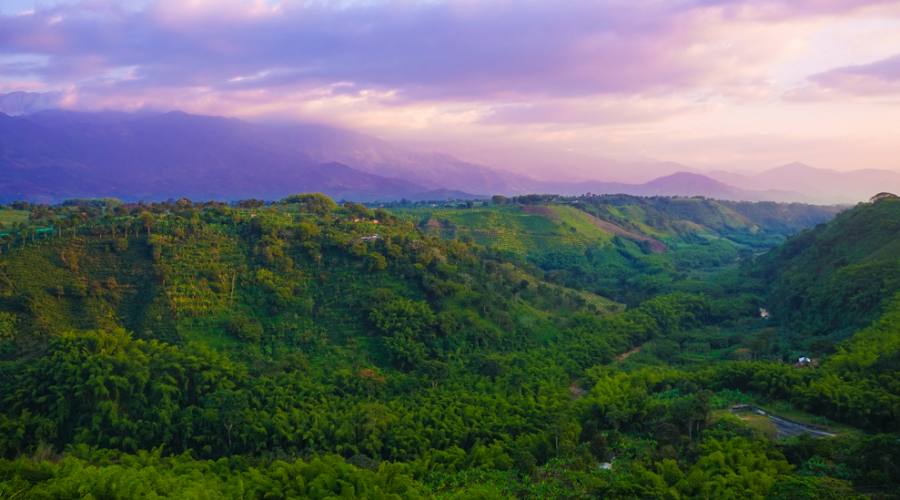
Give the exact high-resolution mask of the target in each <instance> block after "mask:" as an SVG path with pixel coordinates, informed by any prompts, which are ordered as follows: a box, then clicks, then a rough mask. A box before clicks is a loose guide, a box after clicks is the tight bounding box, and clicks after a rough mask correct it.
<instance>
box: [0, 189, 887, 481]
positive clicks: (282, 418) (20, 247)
mask: <svg viewBox="0 0 900 500" xmlns="http://www.w3.org/2000/svg"><path fill="white" fill-rule="evenodd" d="M23 214H27V218H23ZM0 220H2V221H15V223H14V224H8V225H7V223H6V222H4V224H5V226H4V227H5V228H6V229H4V231H6V233H7V234H6V235H5V236H3V237H2V238H3V239H2V240H0V250H2V254H0V377H2V378H3V380H5V381H6V383H4V384H3V385H2V387H0V402H2V405H0V407H2V411H0V429H2V432H0V454H2V455H3V457H5V458H3V459H2V460H0V496H13V495H15V494H18V493H17V492H28V495H29V496H33V497H49V498H64V497H69V496H72V495H74V494H75V492H76V491H79V490H78V488H84V487H88V488H90V490H91V491H93V492H95V494H98V495H100V496H103V495H106V496H109V497H127V496H132V495H134V494H136V493H137V492H138V491H143V492H146V491H153V492H155V493H156V494H158V495H171V496H178V497H182V498H185V497H198V498H200V497H202V498H230V497H235V496H244V497H253V498H256V497H270V498H291V497H312V498H327V497H330V496H334V495H345V496H365V497H372V498H417V497H436V498H472V497H479V498H508V497H526V498H585V497H597V496H612V497H666V496H668V497H727V496H730V495H744V494H747V492H752V494H754V495H759V496H767V497H776V498H778V497H787V496H793V497H796V496H797V495H801V496H802V495H806V496H807V497H822V496H829V495H832V496H833V495H841V496H847V495H869V496H875V497H887V496H890V494H891V492H892V491H894V490H895V488H896V486H897V484H898V483H897V478H898V477H900V475H898V471H897V469H896V465H895V463H896V462H891V461H890V460H889V457H893V456H896V454H897V453H898V450H897V444H896V443H897V441H896V435H897V434H896V433H897V432H898V430H900V429H898V428H897V422H898V421H900V420H898V415H900V390H898V386H897V380H898V378H897V375H898V365H897V353H900V344H898V342H900V330H898V325H900V322H898V317H897V315H898V312H900V308H898V305H900V295H898V293H900V286H898V283H900V282H898V277H900V269H898V268H897V259H896V255H897V253H896V252H895V251H894V250H895V249H894V246H896V242H897V241H900V225H898V224H900V203H898V202H897V200H896V199H884V200H880V201H877V202H874V203H868V204H860V205H858V206H856V207H853V208H849V209H845V210H841V209H839V208H836V207H818V206H812V205H800V204H777V203H749V202H728V201H717V200H710V199H704V198H666V197H653V198H642V197H633V196H625V195H609V196H582V197H562V196H535V195H529V196H521V197H511V198H507V197H502V196H495V197H494V198H493V199H491V200H481V201H469V202H445V203H432V202H428V203H411V202H404V203H399V202H398V203H392V204H373V205H369V206H365V205H361V204H357V203H345V204H343V205H339V204H337V203H335V202H334V201H332V200H331V199H330V198H328V197H325V196H323V195H320V194H301V195H293V196H289V197H287V198H284V199H282V200H280V201H278V202H273V203H263V202H260V201H257V200H247V201H243V202H236V203H232V204H226V203H221V202H191V201H189V200H186V199H181V200H177V201H173V202H166V203H152V204H135V203H122V202H120V201H117V200H111V199H109V200H81V201H72V202H69V203H66V204H61V205H53V206H48V205H29V204H24V203H18V204H15V205H14V206H10V207H7V208H5V209H2V210H0ZM41 228H51V230H48V231H42V232H40V233H39V232H38V230H39V229H41ZM811 269H816V272H812V271H811ZM859 280H862V281H861V282H864V283H866V286H865V287H861V286H860V285H859V284H858V283H859V282H860V281H859ZM873 280H877V283H879V284H878V286H877V287H875V288H870V285H872V284H873V283H874V282H875V281H873ZM817 289H824V290H827V293H824V294H822V295H821V296H819V295H817V294H816V292H815V291H814V290H817ZM870 290H875V291H872V292H871V293H870ZM797 297H803V298H804V299H803V300H804V301H805V302H804V301H798V300H799V299H798V298H797ZM832 298H834V300H839V301H840V304H843V305H838V304H833V305H824V304H830V303H828V302H827V301H828V300H832ZM847 305H852V306H847ZM761 307H767V308H770V309H771V311H772V315H771V317H770V318H768V319H766V318H762V317H760V314H759V309H760V308H761ZM832 313H839V314H832ZM800 356H809V357H811V358H813V359H814V360H816V364H815V366H812V367H797V366H795V363H796V360H797V359H798V357H800ZM741 404H751V405H759V406H764V407H766V408H769V407H774V408H775V409H774V410H773V411H774V413H775V414H776V415H781V416H784V417H786V418H787V419H789V420H793V419H795V418H797V417H793V416H791V415H793V414H795V413H796V414H797V415H800V414H803V415H808V416H810V417H806V418H814V419H816V422H817V424H818V425H825V426H827V427H829V428H840V429H842V430H841V431H840V432H837V433H836V434H837V435H836V436H833V437H818V438H814V437H810V436H805V435H797V436H789V437H788V436H779V435H777V434H773V433H772V432H771V431H770V430H767V429H768V428H767V427H765V426H762V425H761V424H759V425H758V424H753V423H750V422H745V421H744V420H742V419H741V418H740V416H738V415H732V414H730V412H729V409H730V408H732V407H733V406H734V405H741ZM801 434H805V433H801ZM604 464H605V465H604ZM85 485H87V486H85Z"/></svg>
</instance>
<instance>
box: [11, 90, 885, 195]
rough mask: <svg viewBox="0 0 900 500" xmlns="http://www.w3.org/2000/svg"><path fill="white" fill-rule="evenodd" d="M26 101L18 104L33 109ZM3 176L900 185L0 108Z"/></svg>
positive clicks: (341, 184)
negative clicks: (625, 176) (470, 157)
mask: <svg viewBox="0 0 900 500" xmlns="http://www.w3.org/2000/svg"><path fill="white" fill-rule="evenodd" d="M25 97H27V96H25ZM25 97H22V96H19V98H18V99H19V100H18V101H16V104H17V105H21V106H20V107H28V105H30V104H32V103H30V101H29V102H26V101H28V100H27V99H26V98H25ZM19 101H22V102H19ZM672 165H673V167H680V165H677V164H672ZM0 170H2V172H3V175H2V176H0V201H10V200H17V199H26V200H31V201H42V202H56V201H61V200H64V199H67V198H77V197H107V196H109V197H118V198H122V199H125V200H159V199H167V198H177V197H182V196H186V197H189V198H194V199H220V200H232V199H241V198H264V199H277V198H281V197H283V196H285V195H288V194H291V193H296V192H303V191H320V192H324V193H326V194H328V195H330V196H332V197H334V198H337V199H352V200H358V201H377V200H383V201H387V200H397V199H401V198H405V199H410V200H440V199H461V198H477V197H481V196H489V195H492V194H506V195H513V194H525V193H558V194H583V193H585V192H593V193H624V194H633V195H642V196H655V195H661V196H676V195H677V196H705V197H709V198H721V199H731V200H752V201H757V200H772V201H816V202H829V201H830V202H836V201H846V202H852V201H858V200H861V199H866V198H867V197H868V196H870V195H871V194H874V193H875V192H878V191H884V190H890V189H898V187H900V174H896V173H894V172H890V171H878V170H866V171H859V174H857V173H856V172H853V173H839V172H833V171H828V170H821V169H813V168H812V167H807V166H805V165H786V166H784V167H780V168H778V169H774V170H772V171H768V172H764V173H762V174H759V175H756V176H752V177H748V176H740V175H738V174H731V173H728V172H711V173H709V174H707V175H702V174H700V173H697V172H675V173H673V174H671V175H667V176H664V177H659V178H656V179H654V180H652V181H650V182H647V183H643V184H626V183H615V182H602V181H599V180H598V181H584V182H549V181H544V180H536V179H533V178H530V177H527V176H524V175H519V174H515V173H511V172H506V171H502V170H498V169H494V168H490V167H486V166H483V165H477V164H473V163H469V162H465V161H462V160H460V159H458V158H454V157H452V156H449V155H444V154H439V153H423V152H418V151H414V150H411V149H407V148H404V147H401V146H397V145H394V144H391V143H388V142H386V141H382V140H380V139H377V138H374V137H371V136H367V135H364V134H359V133H356V132H351V131H347V130H342V129H338V128H333V127H327V126H323V125H316V124H289V125H274V124H255V123H249V122H245V121H241V120H236V119H229V118H221V117H212V116H200V115H189V114H186V113H181V112H171V113H165V114H150V113H139V114H130V113H113V112H105V113H79V112H69V111H56V110H47V111H40V112H36V113H32V114H21V115H18V116H10V115H6V114H3V113H0ZM850 185H852V186H854V187H853V188H852V189H851V188H850V187H849V186H850ZM735 186H740V187H735ZM875 186H877V187H875ZM786 187H789V188H790V190H789V191H788V190H784V189H785V188H786ZM838 188H842V189H838Z"/></svg>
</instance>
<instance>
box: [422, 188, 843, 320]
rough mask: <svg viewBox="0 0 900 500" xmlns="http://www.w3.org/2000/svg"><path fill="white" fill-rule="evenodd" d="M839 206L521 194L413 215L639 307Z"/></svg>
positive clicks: (435, 230)
mask: <svg viewBox="0 0 900 500" xmlns="http://www.w3.org/2000/svg"><path fill="white" fill-rule="evenodd" d="M836 212H837V209H836V208H831V207H814V206H809V205H800V204H794V205H781V204H775V203H739V202H724V201H715V200H707V199H701V198H639V197H633V196H624V195H615V196H589V197H578V198H560V197H535V196H526V197H520V198H514V199H512V200H509V201H507V202H502V201H501V204H500V205H495V206H485V207H475V208H431V207H423V208H416V209H413V210H410V211H409V213H410V214H411V216H412V217H413V219H414V220H415V221H416V222H417V223H418V224H419V226H420V227H421V228H422V229H423V230H424V231H426V232H427V233H429V234H435V235H440V236H442V237H444V238H471V239H472V240H473V241H475V242H477V243H479V244H482V245H485V246H487V247H489V248H492V249H494V250H496V251H498V252H501V254H503V255H505V256H507V257H508V258H512V259H514V260H517V261H520V262H523V263H528V264H530V265H533V266H536V267H538V268H539V269H541V270H542V271H543V272H544V273H545V275H546V276H547V278H548V279H550V280H553V281H557V282H559V283H563V284H566V285H568V286H572V287H578V288H584V289H588V290H591V291H593V292H595V293H598V294H601V295H606V296H609V297H612V298H615V299H616V300H618V301H622V302H626V303H629V304H634V303H638V302H640V301H641V300H645V299H647V298H649V297H652V296H653V295H655V294H659V293H663V292H665V291H673V290H676V289H678V288H679V287H680V286H683V285H685V284H686V283H689V282H690V281H692V280H696V279H699V278H701V277H702V276H704V275H705V274H707V273H708V272H710V271H714V270H716V269H719V268H721V267H723V266H726V265H729V264H735V263H737V262H738V261H739V259H741V258H743V257H745V256H748V255H750V254H752V253H753V252H761V251H764V250H766V249H768V248H771V247H773V246H775V245H776V244H778V243H780V242H782V241H784V240H785V238H786V237H787V236H788V235H791V234H793V233H796V232H798V231H800V230H801V229H804V228H808V227H812V226H814V225H816V224H819V223H822V222H825V221H827V220H829V219H830V218H831V217H832V216H833V215H834V213H836Z"/></svg>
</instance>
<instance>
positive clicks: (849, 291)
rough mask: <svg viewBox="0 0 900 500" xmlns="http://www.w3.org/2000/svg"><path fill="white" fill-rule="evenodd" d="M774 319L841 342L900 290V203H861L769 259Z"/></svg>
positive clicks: (762, 267)
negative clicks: (839, 339)
mask: <svg viewBox="0 0 900 500" xmlns="http://www.w3.org/2000/svg"><path fill="white" fill-rule="evenodd" d="M757 273H758V274H759V275H761V276H763V277H764V278H765V279H766V281H767V282H771V284H772V285H771V287H770V288H769V289H768V291H767V294H766V295H767V302H768V303H770V304H771V309H772V312H773V317H774V318H775V319H777V320H778V321H780V322H783V323H784V324H786V325H789V326H790V327H791V328H792V329H794V330H795V331H796V332H797V333H798V334H799V335H801V336H816V337H820V336H827V337H833V338H842V337H846V336H847V335H849V334H851V333H852V332H853V331H855V330H857V329H859V328H860V327H862V326H865V325H868V324H870V323H872V321H873V320H875V319H876V318H877V317H878V316H879V315H881V314H883V313H884V312H885V308H886V307H887V305H888V304H889V303H890V301H891V299H892V298H893V294H894V293H895V292H896V291H897V290H898V289H900V199H898V198H888V199H883V200H880V201H878V202H875V203H868V204H861V205H860V206H858V207H857V208H855V209H854V210H849V211H846V212H844V213H841V214H839V215H838V216H837V217H836V218H835V220H834V221H833V222H832V223H831V224H828V225H825V226H821V227H817V228H815V229H813V230H809V231H805V232H804V233H803V234H801V235H799V236H798V237H797V238H794V239H792V240H791V241H790V242H788V243H787V244H786V245H784V246H782V247H780V248H778V249H777V250H775V251H774V252H771V253H770V254H768V255H766V256H764V257H762V258H761V259H760V262H759V264H758V268H757Z"/></svg>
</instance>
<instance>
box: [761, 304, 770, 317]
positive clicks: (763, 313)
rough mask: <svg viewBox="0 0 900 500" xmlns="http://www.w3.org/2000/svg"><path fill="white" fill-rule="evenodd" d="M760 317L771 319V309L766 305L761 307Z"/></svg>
mask: <svg viewBox="0 0 900 500" xmlns="http://www.w3.org/2000/svg"><path fill="white" fill-rule="evenodd" d="M759 317H760V318H762V319H769V310H768V309H766V308H764V307H760V308H759Z"/></svg>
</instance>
